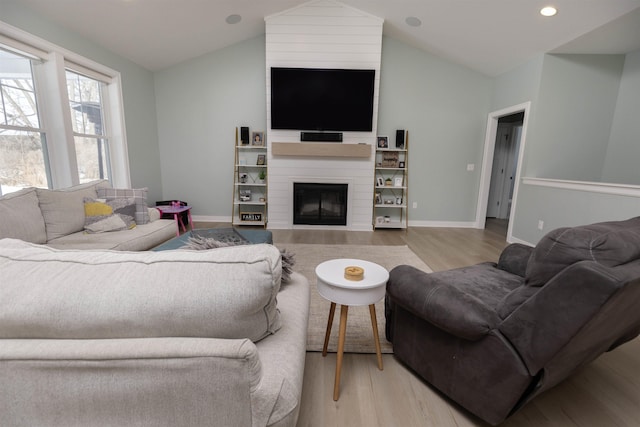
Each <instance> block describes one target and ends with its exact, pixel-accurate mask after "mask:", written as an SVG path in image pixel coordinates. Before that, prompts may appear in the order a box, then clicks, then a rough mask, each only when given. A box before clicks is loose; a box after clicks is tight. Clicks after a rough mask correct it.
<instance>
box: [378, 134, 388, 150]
mask: <svg viewBox="0 0 640 427" xmlns="http://www.w3.org/2000/svg"><path fill="white" fill-rule="evenodd" d="M378 148H389V137H388V136H379V137H378Z"/></svg>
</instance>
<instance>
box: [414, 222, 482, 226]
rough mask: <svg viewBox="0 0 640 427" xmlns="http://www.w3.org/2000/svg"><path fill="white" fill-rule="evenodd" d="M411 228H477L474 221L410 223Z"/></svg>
mask: <svg viewBox="0 0 640 427" xmlns="http://www.w3.org/2000/svg"><path fill="white" fill-rule="evenodd" d="M409 227H438V228H443V227H446V228H477V226H476V223H475V222H474V221H409Z"/></svg>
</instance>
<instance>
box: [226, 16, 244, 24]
mask: <svg viewBox="0 0 640 427" xmlns="http://www.w3.org/2000/svg"><path fill="white" fill-rule="evenodd" d="M225 21H227V24H237V23H238V22H240V21H242V16H240V15H235V14H234V15H229V16H227V19H225Z"/></svg>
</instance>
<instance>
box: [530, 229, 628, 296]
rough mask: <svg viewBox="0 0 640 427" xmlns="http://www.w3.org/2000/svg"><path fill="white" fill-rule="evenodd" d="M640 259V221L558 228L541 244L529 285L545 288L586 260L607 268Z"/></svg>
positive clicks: (533, 255)
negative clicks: (543, 286)
mask: <svg viewBox="0 0 640 427" xmlns="http://www.w3.org/2000/svg"><path fill="white" fill-rule="evenodd" d="M639 257H640V217H635V218H631V219H628V220H626V221H611V222H601V223H597V224H590V225H584V226H579V227H571V228H568V227H566V228H558V229H556V230H553V231H551V232H549V233H548V234H547V235H546V236H544V237H543V238H542V240H540V242H538V244H537V245H536V247H535V249H534V250H533V252H532V254H531V258H530V259H529V263H528V264H527V271H526V284H527V285H529V286H542V285H544V284H545V283H547V281H548V280H549V279H551V278H552V277H553V276H555V275H556V274H558V273H559V272H560V271H562V270H563V269H564V268H566V267H568V266H570V265H572V264H574V263H576V262H578V261H583V260H591V261H595V262H597V263H599V264H602V265H604V266H607V267H615V266H617V265H621V264H626V263H627V262H629V261H631V260H634V259H637V258H639Z"/></svg>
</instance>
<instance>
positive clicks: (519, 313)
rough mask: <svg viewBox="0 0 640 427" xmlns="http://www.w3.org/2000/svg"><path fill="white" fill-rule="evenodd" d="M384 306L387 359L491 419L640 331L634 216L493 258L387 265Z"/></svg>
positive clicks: (639, 256) (638, 229)
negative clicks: (430, 269) (453, 265)
mask: <svg viewBox="0 0 640 427" xmlns="http://www.w3.org/2000/svg"><path fill="white" fill-rule="evenodd" d="M385 303H386V307H385V308H386V312H385V314H386V319H387V327H386V335H387V339H388V340H389V341H391V342H392V343H393V352H394V354H395V356H396V357H397V358H398V359H399V360H400V361H401V362H403V363H404V364H406V366H408V367H409V368H411V369H412V370H413V371H414V372H415V373H416V374H418V375H419V376H420V377H422V378H423V379H424V380H426V381H427V382H428V383H430V384H431V385H433V386H434V387H436V388H437V389H438V390H440V391H441V392H442V393H444V394H445V395H447V396H449V397H450V398H451V399H453V400H454V401H456V402H457V403H458V404H460V405H461V406H463V407H464V408H466V409H467V410H469V411H470V412H472V413H473V414H475V415H477V416H478V417H480V418H482V419H483V420H485V421H487V422H489V423H491V424H493V425H496V424H499V423H500V422H502V421H503V420H505V419H506V418H507V417H508V416H509V415H511V414H512V413H514V412H515V411H517V410H518V409H519V408H521V407H522V406H523V405H524V404H526V402H528V401H530V400H531V399H532V398H534V397H535V396H536V395H538V394H539V393H541V392H543V391H545V390H547V389H549V388H551V387H553V386H554V385H556V384H558V383H559V382H561V381H562V380H564V379H565V378H567V377H568V376H569V375H571V373H572V372H574V371H575V370H576V369H577V368H579V367H581V366H583V365H585V364H587V363H589V362H591V361H592V360H594V359H595V358H597V357H598V356H599V355H601V354H602V353H604V352H605V351H610V350H613V349H614V348H616V347H617V346H619V345H621V344H623V343H625V342H627V341H629V340H631V339H633V338H634V337H636V336H637V335H638V334H639V333H640V217H637V218H632V219H629V220H626V221H614V222H605V223H598V224H591V225H586V226H580V227H571V228H561V229H557V230H554V231H552V232H550V233H548V234H547V235H546V236H545V237H543V238H542V239H541V240H540V242H539V243H538V245H537V246H536V247H535V248H530V247H528V246H524V245H520V244H512V245H509V246H508V247H507V248H505V250H504V251H503V252H502V254H501V256H500V259H499V261H498V263H497V264H496V263H482V264H478V265H474V266H470V267H463V268H458V269H453V270H449V271H442V272H437V273H431V274H427V273H425V272H423V271H420V270H417V269H415V268H413V267H410V266H406V265H403V266H398V267H396V268H394V269H393V270H392V271H391V272H390V275H389V281H388V283H387V295H386V299H385Z"/></svg>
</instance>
